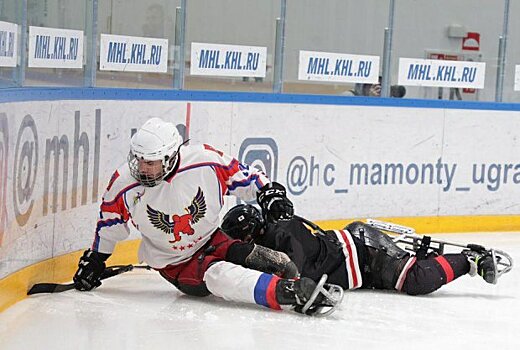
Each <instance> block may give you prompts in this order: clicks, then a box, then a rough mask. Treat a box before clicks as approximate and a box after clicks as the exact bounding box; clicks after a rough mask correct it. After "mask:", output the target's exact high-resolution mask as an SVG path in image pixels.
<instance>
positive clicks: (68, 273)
mask: <svg viewBox="0 0 520 350" xmlns="http://www.w3.org/2000/svg"><path fill="white" fill-rule="evenodd" d="M140 242H141V240H133V241H124V242H119V243H118V244H117V246H116V249H115V250H114V254H112V256H111V257H110V258H109V259H108V260H107V266H109V265H122V264H136V263H137V248H138V246H139V243H140ZM82 254H83V251H82V250H81V251H76V252H72V253H68V254H65V255H61V256H58V257H55V258H52V259H47V260H44V261H41V262H39V263H36V264H34V265H31V266H28V267H25V268H23V269H21V270H19V271H17V272H15V273H12V274H10V275H9V276H7V277H5V278H3V279H1V280H0V312H2V311H4V310H5V309H7V308H8V307H9V306H11V305H13V304H14V303H16V302H18V301H20V300H23V299H25V298H26V297H27V291H28V290H29V289H30V287H32V286H33V285H34V284H35V283H44V282H48V283H69V282H71V281H72V276H74V273H75V272H76V269H77V266H78V261H79V257H80V256H81V255H82Z"/></svg>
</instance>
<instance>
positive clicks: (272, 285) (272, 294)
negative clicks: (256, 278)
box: [266, 276, 282, 310]
mask: <svg viewBox="0 0 520 350" xmlns="http://www.w3.org/2000/svg"><path fill="white" fill-rule="evenodd" d="M279 280H280V277H278V276H273V278H271V282H269V285H268V286H267V293H266V294H267V295H266V297H267V304H268V305H269V307H270V308H271V309H275V310H281V309H282V308H281V307H280V304H278V301H277V300H276V284H277V283H278V281H279Z"/></svg>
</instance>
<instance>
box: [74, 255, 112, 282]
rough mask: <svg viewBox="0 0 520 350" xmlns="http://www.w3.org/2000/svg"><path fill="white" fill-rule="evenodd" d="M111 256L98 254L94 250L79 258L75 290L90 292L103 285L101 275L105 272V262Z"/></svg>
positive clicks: (75, 276)
mask: <svg viewBox="0 0 520 350" xmlns="http://www.w3.org/2000/svg"><path fill="white" fill-rule="evenodd" d="M109 256H110V254H103V253H98V252H95V251H93V250H90V249H88V250H85V252H84V253H83V256H82V257H81V258H79V263H78V271H76V274H75V275H74V278H73V280H74V288H76V289H77V290H80V291H88V290H92V289H94V288H97V287H99V286H100V285H101V274H102V273H103V271H105V268H106V265H105V261H106V260H107V259H108V257H109Z"/></svg>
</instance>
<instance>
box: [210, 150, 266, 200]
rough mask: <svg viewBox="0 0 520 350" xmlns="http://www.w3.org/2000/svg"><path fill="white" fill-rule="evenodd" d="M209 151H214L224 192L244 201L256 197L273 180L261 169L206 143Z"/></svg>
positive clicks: (216, 169) (217, 171)
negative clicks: (241, 161)
mask: <svg viewBox="0 0 520 350" xmlns="http://www.w3.org/2000/svg"><path fill="white" fill-rule="evenodd" d="M204 148H205V150H206V151H207V152H211V153H214V155H213V158H214V159H215V165H214V168H215V172H216V173H217V177H218V181H219V183H220V186H221V190H222V194H230V195H234V196H236V197H238V198H240V199H242V200H244V201H251V200H255V199H256V194H257V192H258V191H259V190H260V189H261V188H262V187H263V186H264V185H266V184H268V183H270V182H271V181H270V180H269V179H268V178H267V176H266V175H265V174H264V173H263V172H262V171H260V170H258V169H256V168H254V167H251V166H249V165H247V164H243V163H240V162H239V161H238V160H237V159H235V158H233V157H231V156H228V155H227V154H224V153H223V152H221V151H218V150H215V149H214V148H213V147H211V146H209V145H204Z"/></svg>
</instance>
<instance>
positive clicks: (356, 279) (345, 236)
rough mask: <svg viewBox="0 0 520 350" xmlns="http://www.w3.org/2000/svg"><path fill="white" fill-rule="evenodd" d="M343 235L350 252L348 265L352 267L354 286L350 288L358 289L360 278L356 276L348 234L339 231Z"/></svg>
mask: <svg viewBox="0 0 520 350" xmlns="http://www.w3.org/2000/svg"><path fill="white" fill-rule="evenodd" d="M339 232H340V233H341V237H343V241H345V245H346V247H347V251H348V255H349V256H348V264H349V266H350V271H351V273H352V283H353V284H354V285H353V286H349V287H350V288H356V287H358V276H357V274H356V267H355V266H354V257H353V256H352V247H351V246H350V241H349V240H348V237H347V234H346V233H345V231H343V230H340V231H339Z"/></svg>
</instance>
